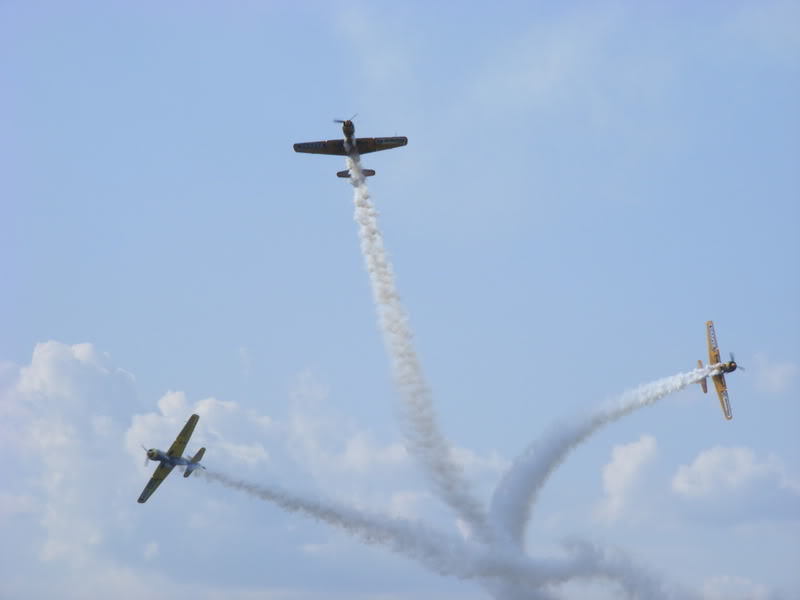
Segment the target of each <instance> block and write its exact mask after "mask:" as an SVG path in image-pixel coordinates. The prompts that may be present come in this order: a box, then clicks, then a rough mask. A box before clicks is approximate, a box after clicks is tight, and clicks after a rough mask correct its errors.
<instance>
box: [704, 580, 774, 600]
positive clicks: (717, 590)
mask: <svg viewBox="0 0 800 600" xmlns="http://www.w3.org/2000/svg"><path fill="white" fill-rule="evenodd" d="M770 597H771V592H770V590H769V588H768V587H767V586H766V585H764V584H759V583H755V582H753V581H750V580H749V579H747V578H746V577H738V576H730V575H723V576H718V577H708V578H707V579H706V580H705V581H704V582H703V600H769V598H770Z"/></svg>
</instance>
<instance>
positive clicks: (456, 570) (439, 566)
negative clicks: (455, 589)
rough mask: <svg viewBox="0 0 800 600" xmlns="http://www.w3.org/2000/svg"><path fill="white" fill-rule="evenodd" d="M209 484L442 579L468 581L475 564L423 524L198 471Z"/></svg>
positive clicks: (457, 544)
mask: <svg viewBox="0 0 800 600" xmlns="http://www.w3.org/2000/svg"><path fill="white" fill-rule="evenodd" d="M197 474H198V475H200V476H201V477H204V478H205V479H206V480H207V481H213V482H216V483H219V484H222V485H224V486H225V487H228V488H232V489H236V490H240V491H242V492H245V493H247V494H249V495H251V496H255V497H256V498H259V499H261V500H265V501H267V502H271V503H273V504H275V505H277V506H279V507H280V508H282V509H283V510H285V511H288V512H296V513H302V514H304V515H306V516H308V517H312V518H314V519H319V520H320V521H323V522H325V523H327V524H328V525H332V526H334V527H338V528H340V529H343V530H344V531H346V532H347V533H349V534H350V535H352V536H354V537H356V538H359V539H360V540H362V541H363V542H366V543H368V544H376V545H380V546H385V547H387V548H389V549H390V550H392V551H394V552H397V553H399V554H403V555H405V556H407V557H409V558H413V559H415V560H418V561H419V562H420V563H422V564H423V565H425V566H426V567H428V568H429V569H431V570H432V571H435V572H436V573H439V574H441V575H455V576H458V577H467V576H468V574H466V572H465V570H464V567H463V565H465V564H468V563H469V562H471V559H472V556H471V555H470V553H469V550H468V548H467V546H466V545H465V544H464V543H463V542H462V540H460V539H459V538H457V537H454V536H449V535H447V534H444V533H441V532H439V531H436V530H434V529H432V528H430V527H428V526H426V525H424V524H423V523H419V522H415V521H409V520H407V519H397V518H392V517H388V516H383V515H376V514H369V513H367V512H365V511H363V510H360V509H356V508H351V507H348V506H345V505H343V504H339V503H337V502H334V501H331V500H327V501H323V500H319V499H313V498H308V497H303V496H300V495H299V494H294V493H290V492H287V491H285V490H282V489H281V488H279V487H277V486H269V487H267V486H264V485H256V484H253V483H249V482H246V481H242V480H239V479H234V478H232V477H229V476H227V475H225V474H223V473H218V472H214V471H198V472H197Z"/></svg>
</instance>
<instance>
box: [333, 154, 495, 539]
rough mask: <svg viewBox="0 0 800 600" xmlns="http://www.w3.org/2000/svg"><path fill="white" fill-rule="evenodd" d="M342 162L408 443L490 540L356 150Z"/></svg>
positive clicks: (444, 494) (451, 501) (444, 493)
mask: <svg viewBox="0 0 800 600" xmlns="http://www.w3.org/2000/svg"><path fill="white" fill-rule="evenodd" d="M347 167H348V168H349V169H350V174H351V179H350V181H351V183H352V185H353V187H354V188H355V189H354V199H353V200H354V203H355V217H354V218H355V220H356V222H357V223H358V227H359V237H360V239H361V251H362V253H363V255H364V261H365V263H366V267H367V271H368V273H369V278H370V283H371V284H372V295H373V298H374V300H375V304H376V305H377V308H378V319H379V324H380V328H381V331H382V333H383V338H384V343H385V344H386V348H387V350H388V352H389V356H390V357H391V362H392V371H393V374H394V379H395V382H396V384H397V387H398V388H399V391H400V394H401V399H402V407H403V417H404V418H405V421H406V424H407V427H406V431H405V436H406V443H407V446H408V448H409V450H410V451H411V452H412V453H413V454H415V455H416V456H417V458H418V459H420V461H421V462H422V464H423V466H424V467H425V468H426V469H427V471H428V474H429V476H430V478H431V480H432V482H433V485H434V488H435V491H436V492H437V493H438V495H439V496H440V497H441V498H442V499H443V500H444V501H445V502H446V503H447V504H448V505H449V506H450V507H451V508H452V509H453V510H454V511H455V512H456V513H457V514H458V516H460V517H461V518H462V519H463V520H464V521H465V522H466V523H467V524H468V525H469V527H470V529H471V530H472V531H473V533H474V534H475V535H476V536H477V537H478V539H480V540H481V541H483V542H490V541H491V540H492V532H491V529H490V528H489V525H488V519H487V515H486V511H485V509H484V508H483V506H482V504H481V503H480V502H479V501H478V500H477V499H476V498H475V497H474V496H473V495H472V493H471V491H470V486H469V485H468V483H467V481H466V479H465V477H464V473H463V471H462V469H461V468H460V466H459V465H458V464H457V463H456V462H455V460H454V459H453V455H452V452H451V448H450V445H449V443H448V442H447V440H446V439H445V438H444V436H443V435H442V433H441V431H440V430H439V425H438V424H437V422H436V414H435V412H434V409H433V400H432V398H431V390H430V388H429V387H428V383H427V381H426V380H425V376H424V374H423V372H422V367H421V365H420V362H419V358H418V357H417V353H416V350H415V349H414V343H413V335H412V333H411V329H410V327H409V325H408V319H407V317H406V313H405V310H404V309H403V305H402V304H401V302H400V296H399V295H398V293H397V286H396V284H395V278H394V270H393V268H392V264H391V262H390V261H389V258H388V256H387V255H386V251H385V249H384V246H383V236H382V235H381V232H380V229H379V228H378V219H377V212H376V210H375V206H374V205H373V204H372V200H370V196H369V189H368V188H367V183H366V180H365V177H364V173H363V171H362V170H361V164H360V161H359V159H358V155H353V157H348V159H347Z"/></svg>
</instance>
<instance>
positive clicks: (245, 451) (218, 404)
mask: <svg viewBox="0 0 800 600" xmlns="http://www.w3.org/2000/svg"><path fill="white" fill-rule="evenodd" d="M157 405H158V412H151V413H146V414H137V415H133V417H132V420H131V425H130V427H129V428H128V430H127V432H126V434H125V447H126V449H127V451H128V453H129V454H130V455H131V456H132V457H133V458H134V461H135V462H137V463H141V461H142V456H143V450H142V445H145V446H147V447H160V448H161V449H162V450H166V448H168V447H169V445H170V444H171V443H172V440H174V439H175V435H177V432H178V431H180V429H181V427H183V425H184V423H185V422H186V419H187V418H188V416H189V415H191V414H193V413H196V414H198V415H199V416H200V421H199V422H198V424H197V427H196V429H195V432H194V434H193V435H192V439H191V440H190V447H187V453H192V454H193V453H194V452H195V451H196V449H198V448H200V447H201V446H206V447H208V448H209V452H208V453H207V454H206V458H205V459H204V460H208V459H210V460H211V461H212V462H213V461H216V462H217V463H219V462H230V463H233V464H237V463H238V464H242V465H245V466H249V467H254V466H257V465H259V464H262V463H266V462H267V461H268V460H269V452H268V451H267V449H266V448H265V446H264V444H263V442H262V441H261V440H263V439H264V435H265V433H266V432H268V430H269V428H270V426H271V423H272V420H271V419H270V418H269V417H268V416H266V415H258V414H256V413H254V412H253V411H248V410H245V409H243V408H242V407H241V406H240V405H239V404H237V403H236V402H230V401H223V400H217V399H216V398H203V399H202V400H198V401H196V402H193V403H192V402H189V400H188V399H187V397H186V394H185V392H182V391H170V392H167V393H166V394H164V395H163V396H162V397H161V398H159V400H158V403H157ZM151 467H152V465H148V467H147V468H151Z"/></svg>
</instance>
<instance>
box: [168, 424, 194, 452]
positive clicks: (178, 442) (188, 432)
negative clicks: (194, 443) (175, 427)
mask: <svg viewBox="0 0 800 600" xmlns="http://www.w3.org/2000/svg"><path fill="white" fill-rule="evenodd" d="M199 419H200V417H198V416H197V415H192V416H191V417H189V420H188V421H186V425H184V426H183V429H181V432H180V433H179V434H178V437H176V438H175V441H174V442H172V446H170V447H169V450H167V454H168V455H169V456H171V457H173V458H175V457H178V458H179V457H181V456H183V451H184V450H185V449H186V444H188V443H189V438H190V437H192V433H194V426H195V425H197V421H198V420H199Z"/></svg>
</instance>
